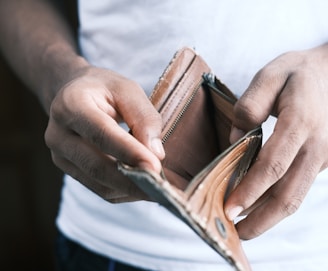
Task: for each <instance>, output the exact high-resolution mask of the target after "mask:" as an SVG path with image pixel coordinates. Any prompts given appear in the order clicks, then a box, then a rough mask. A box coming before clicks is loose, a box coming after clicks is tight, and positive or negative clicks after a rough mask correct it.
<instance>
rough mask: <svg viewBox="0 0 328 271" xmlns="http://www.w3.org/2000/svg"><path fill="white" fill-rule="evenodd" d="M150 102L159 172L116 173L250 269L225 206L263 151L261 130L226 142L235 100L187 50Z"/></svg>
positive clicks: (175, 59)
mask: <svg viewBox="0 0 328 271" xmlns="http://www.w3.org/2000/svg"><path fill="white" fill-rule="evenodd" d="M150 99H151V101H152V103H153V104H154V106H155V108H156V109H157V110H158V111H159V112H160V114H161V116H162V119H163V130H162V141H163V144H164V149H165V153H166V157H165V159H164V161H163V163H162V165H163V172H162V174H156V173H154V172H149V171H147V170H145V169H141V168H135V167H131V166H129V165H126V164H123V163H119V170H121V171H122V172H123V174H125V175H127V176H128V177H129V178H130V179H131V180H132V181H133V182H134V183H135V184H136V185H138V186H139V187H140V188H141V189H142V190H143V191H144V192H145V193H147V195H148V196H149V197H150V198H151V199H152V200H154V201H156V202H158V203H160V204H161V205H163V206H165V207H166V208H167V209H168V210H170V211H171V212H173V213H174V214H175V215H177V216H178V217H179V218H180V219H182V220H183V221H184V222H186V223H187V224H188V225H189V226H190V227H191V228H192V229H193V230H194V231H195V232H196V233H197V234H198V235H199V236H200V237H201V238H202V239H203V240H204V241H205V242H207V243H208V244H209V245H210V246H211V247H212V248H213V249H214V250H215V251H217V252H218V253H219V254H220V255H221V256H222V257H223V258H224V259H226V260H227V262H228V263H229V264H231V265H232V266H234V267H235V269H236V270H250V265H249V263H248V260H247V258H246V256H245V254H244V251H243V249H242V247H241V242H240V239H239V237H238V233H237V231H236V229H235V226H234V223H233V222H231V221H229V220H228V219H227V218H226V216H225V213H224V211H223V205H224V201H225V198H226V197H227V196H228V195H229V193H230V192H231V190H233V189H234V188H235V187H236V185H238V183H239V182H240V181H241V179H242V177H243V176H244V175H245V174H246V172H247V170H248V169H249V167H250V166H251V163H252V161H253V160H254V159H255V157H256V155H257V153H258V151H259V148H260V147H261V142H262V130H261V128H260V127H258V128H256V129H254V130H252V131H250V132H248V133H247V134H246V135H245V136H244V137H243V138H241V139H240V140H239V141H238V142H236V143H234V144H233V145H231V144H230V143H229V133H230V129H231V122H232V117H233V105H234V103H235V102H236V101H237V99H236V97H235V96H234V95H233V94H232V92H231V91H230V90H229V89H228V88H227V87H226V86H225V85H224V84H222V83H221V82H220V80H218V78H217V77H216V76H214V75H213V74H212V73H211V70H210V68H209V67H208V65H207V64H206V63H205V61H204V60H203V59H202V58H201V57H200V56H199V55H197V54H196V53H195V51H194V50H192V49H190V48H182V49H181V50H179V51H178V52H177V53H176V54H175V56H174V57H173V59H172V60H171V62H170V64H169V65H168V67H167V68H166V70H165V71H164V73H163V75H162V76H161V78H160V79H159V82H158V83H157V85H156V86H155V89H154V91H153V93H152V95H151V97H150Z"/></svg>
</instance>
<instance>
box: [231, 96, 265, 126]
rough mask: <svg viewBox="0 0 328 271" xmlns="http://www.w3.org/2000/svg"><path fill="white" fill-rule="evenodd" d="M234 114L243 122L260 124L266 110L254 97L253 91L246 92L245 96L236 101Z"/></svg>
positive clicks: (253, 124) (254, 124)
mask: <svg viewBox="0 0 328 271" xmlns="http://www.w3.org/2000/svg"><path fill="white" fill-rule="evenodd" d="M234 115H235V117H236V118H237V119H239V120H241V121H242V122H243V123H245V122H247V123H250V125H252V126H256V125H259V124H260V123H261V122H262V120H263V118H264V112H263V110H262V108H261V106H260V104H258V103H257V102H256V100H255V99H253V94H252V93H251V92H245V95H244V96H243V98H241V99H240V100H239V101H238V102H237V103H236V105H235V107H234Z"/></svg>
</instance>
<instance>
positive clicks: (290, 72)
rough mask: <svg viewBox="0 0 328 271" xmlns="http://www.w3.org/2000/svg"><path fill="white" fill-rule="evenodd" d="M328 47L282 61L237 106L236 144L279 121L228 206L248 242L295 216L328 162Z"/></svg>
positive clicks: (233, 134)
mask: <svg viewBox="0 0 328 271" xmlns="http://www.w3.org/2000/svg"><path fill="white" fill-rule="evenodd" d="M327 74H328V45H327V44H324V45H321V46H319V47H316V48H313V49H310V50H305V51H300V52H289V53H286V54H283V55H281V56H279V57H278V58H276V59H274V60H273V61H272V62H270V63H269V64H267V65H266V66H265V67H264V68H263V69H261V70H260V71H259V72H258V73H257V74H256V75H255V77H254V79H253V80H252V82H251V84H250V86H249V87H248V89H247V90H246V92H245V93H244V95H243V96H242V97H241V98H240V100H239V101H238V102H237V104H236V106H235V108H234V112H235V120H234V128H233V129H232V131H231V141H235V140H236V139H237V138H238V137H240V136H241V135H242V134H243V132H242V131H247V130H249V129H251V128H255V127H256V126H257V125H260V124H261V123H262V122H263V121H265V120H266V119H267V117H268V116H269V115H270V114H271V115H274V116H276V117H277V123H276V126H275V128H274V132H273V134H272V135H271V136H270V138H269V139H268V141H267V142H266V144H265V145H264V146H263V148H262V150H261V151H260V153H259V156H258V159H257V161H256V162H255V164H254V165H253V167H252V168H251V169H250V171H249V172H248V174H247V175H246V177H245V178H244V179H243V181H242V182H241V184H240V185H239V186H238V187H237V188H236V190H235V191H234V192H233V193H232V194H231V196H230V197H229V199H228V200H227V202H226V205H225V210H226V214H227V216H228V217H230V219H231V220H233V219H234V218H235V217H236V216H237V215H239V214H240V213H242V214H248V216H247V217H246V218H245V219H244V220H242V221H241V222H239V223H238V224H237V229H238V232H239V235H240V237H241V238H243V239H251V238H254V237H256V236H258V235H260V234H262V233H263V232H265V231H266V230H268V229H270V228H271V227H273V226H274V225H275V224H277V223H278V222H279V221H281V220H282V219H284V218H285V217H287V216H289V215H291V214H293V213H294V212H295V211H296V210H297V209H298V208H299V206H300V205H301V203H302V201H303V199H304V197H305V196H306V194H307V192H308V191H309V189H310V187H311V185H312V183H313V181H314V179H315V177H316V176H317V174H318V173H319V172H320V171H321V170H323V169H325V168H326V167H327V161H328V156H327V155H326V154H327V153H328V141H327V135H328V124H327V122H326V118H327V116H328V106H327V103H328V77H327Z"/></svg>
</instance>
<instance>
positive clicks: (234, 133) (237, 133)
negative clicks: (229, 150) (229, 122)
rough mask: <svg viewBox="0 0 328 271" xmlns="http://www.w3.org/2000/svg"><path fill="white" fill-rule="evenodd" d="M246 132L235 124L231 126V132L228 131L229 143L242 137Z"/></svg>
mask: <svg viewBox="0 0 328 271" xmlns="http://www.w3.org/2000/svg"><path fill="white" fill-rule="evenodd" d="M245 134H246V132H245V131H243V130H241V129H238V128H237V127H235V126H232V128H231V132H230V138H229V140H230V143H231V144H233V143H235V142H236V141H237V140H238V139H240V138H242V137H243V136H244V135H245Z"/></svg>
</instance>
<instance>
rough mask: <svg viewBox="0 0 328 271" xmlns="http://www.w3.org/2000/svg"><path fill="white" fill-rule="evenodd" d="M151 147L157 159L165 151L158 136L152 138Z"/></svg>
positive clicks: (162, 156) (162, 155)
mask: <svg viewBox="0 0 328 271" xmlns="http://www.w3.org/2000/svg"><path fill="white" fill-rule="evenodd" d="M151 149H152V151H153V152H154V153H155V154H156V156H157V157H158V158H159V159H163V158H164V156H165V151H164V148H163V144H162V141H161V140H160V139H159V138H153V139H152V140H151Z"/></svg>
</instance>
